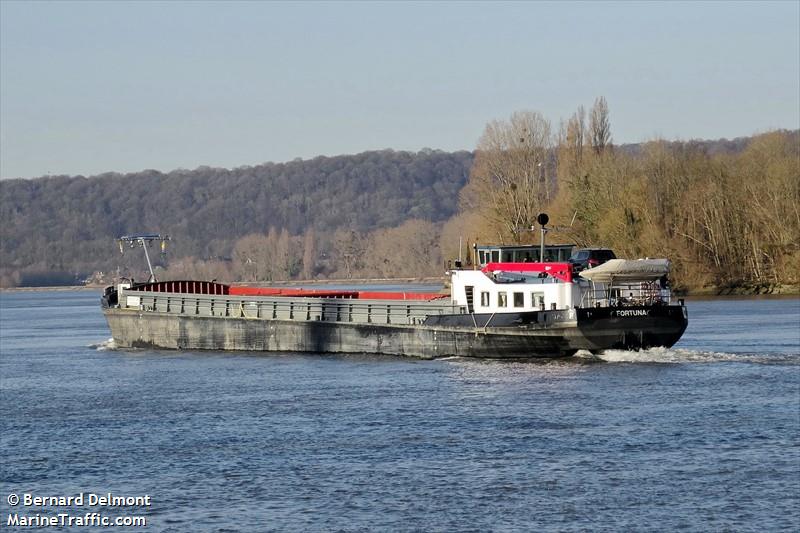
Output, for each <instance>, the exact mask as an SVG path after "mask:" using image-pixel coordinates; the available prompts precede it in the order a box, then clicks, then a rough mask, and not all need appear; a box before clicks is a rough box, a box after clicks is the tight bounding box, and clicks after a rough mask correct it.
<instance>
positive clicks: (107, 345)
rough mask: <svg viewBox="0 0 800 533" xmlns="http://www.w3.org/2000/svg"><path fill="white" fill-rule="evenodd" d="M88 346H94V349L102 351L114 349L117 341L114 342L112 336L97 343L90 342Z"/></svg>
mask: <svg viewBox="0 0 800 533" xmlns="http://www.w3.org/2000/svg"><path fill="white" fill-rule="evenodd" d="M89 348H94V349H95V350H97V351H99V352H102V351H105V350H116V349H117V343H116V342H114V338H113V337H112V338H110V339H108V340H107V341H104V342H101V343H99V344H90V345H89Z"/></svg>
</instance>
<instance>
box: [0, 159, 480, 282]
mask: <svg viewBox="0 0 800 533" xmlns="http://www.w3.org/2000/svg"><path fill="white" fill-rule="evenodd" d="M471 165H472V154H471V153H470V152H466V151H462V152H454V153H446V152H442V151H439V150H430V149H424V150H422V151H419V152H399V151H393V150H382V151H373V152H364V153H361V154H357V155H344V156H337V157H317V158H314V159H310V160H295V161H292V162H288V163H266V164H263V165H258V166H246V167H239V168H235V169H230V170H228V169H220V168H209V167H200V168H198V169H195V170H176V171H173V172H169V173H162V172H159V171H156V170H146V171H142V172H137V173H131V174H118V173H107V174H102V175H99V176H95V177H90V178H87V177H83V176H72V177H70V176H55V177H43V178H39V179H33V180H4V181H2V182H0V220H2V221H3V223H2V225H0V284H2V285H3V286H13V285H20V284H61V283H75V281H76V280H77V279H81V278H84V277H86V276H88V275H90V274H91V273H93V272H96V271H102V272H105V273H106V274H108V273H109V272H116V271H117V269H118V268H119V269H120V271H127V270H130V269H135V268H137V267H138V266H140V265H141V258H140V257H138V256H136V254H128V253H126V254H125V255H124V256H119V254H116V255H115V254H114V250H115V246H116V245H115V243H114V239H115V238H116V237H118V236H120V235H125V234H129V233H140V232H160V233H166V234H169V235H170V236H172V238H173V240H172V242H171V243H170V253H169V255H168V257H169V258H171V260H175V261H178V260H180V261H182V262H183V263H186V262H187V261H194V262H198V263H199V262H208V263H209V264H210V263H211V262H214V261H217V262H221V263H225V262H231V261H233V260H234V247H235V245H237V244H238V240H239V239H242V238H244V237H247V236H252V235H264V236H265V237H266V236H268V234H269V232H270V228H272V227H274V228H276V230H275V231H276V232H277V233H278V235H279V236H280V235H282V234H283V233H284V231H285V233H287V234H288V235H291V236H292V238H294V239H296V238H297V237H298V236H301V237H302V236H303V235H305V233H306V231H307V230H309V229H311V230H313V231H314V232H315V236H316V237H315V240H316V241H318V242H321V243H330V242H331V239H333V237H334V235H335V233H336V231H337V230H339V229H342V230H346V231H348V232H356V233H358V234H367V233H369V232H370V231H373V230H376V229H381V228H393V227H397V226H399V225H401V224H402V223H403V222H405V221H406V220H408V219H411V218H417V219H424V220H428V221H430V222H432V223H438V222H441V221H443V220H446V219H447V218H448V217H450V216H451V215H452V214H453V213H454V212H455V211H456V210H457V208H458V205H457V202H456V201H455V199H456V198H457V197H458V192H459V191H460V190H461V188H462V187H463V186H464V183H466V181H467V179H468V176H469V169H470V167H471ZM290 240H291V239H290ZM250 241H253V238H251V239H250ZM285 241H286V238H284V239H283V240H282V242H285ZM301 241H302V239H301ZM241 246H242V247H243V246H245V245H244V244H243V245H241ZM296 248H297V247H296V246H295V245H293V249H296ZM327 262H330V259H329V257H327V258H323V259H322V260H321V263H322V264H323V266H324V268H323V270H322V271H328V270H331V269H333V270H334V271H335V270H337V268H333V267H328V266H325V265H327ZM165 264H166V263H165ZM274 272H275V275H278V273H279V272H282V271H280V270H277V269H276V270H275V271H274ZM283 272H284V273H283V274H282V275H284V276H286V275H289V273H291V275H295V274H297V273H296V272H295V270H294V269H289V270H286V271H283ZM301 273H302V272H301ZM306 273H308V270H306Z"/></svg>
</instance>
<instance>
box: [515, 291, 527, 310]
mask: <svg viewBox="0 0 800 533" xmlns="http://www.w3.org/2000/svg"><path fill="white" fill-rule="evenodd" d="M514 307H525V293H524V292H515V293H514Z"/></svg>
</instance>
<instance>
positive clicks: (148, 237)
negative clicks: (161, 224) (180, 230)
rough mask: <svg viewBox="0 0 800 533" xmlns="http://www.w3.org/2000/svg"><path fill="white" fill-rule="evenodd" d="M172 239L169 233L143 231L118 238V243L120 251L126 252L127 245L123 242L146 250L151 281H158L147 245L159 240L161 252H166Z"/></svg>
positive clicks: (131, 246)
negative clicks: (168, 242)
mask: <svg viewBox="0 0 800 533" xmlns="http://www.w3.org/2000/svg"><path fill="white" fill-rule="evenodd" d="M169 240H171V239H170V237H169V235H160V234H158V233H141V234H137V235H123V236H122V237H119V238H118V239H117V243H118V244H119V252H120V253H124V251H125V247H124V245H123V243H126V244H128V245H129V247H130V248H135V247H136V246H141V247H142V249H143V250H144V258H145V259H146V260H147V268H148V270H150V279H149V281H151V282H155V281H158V280H157V279H156V274H155V272H153V263H151V262H150V254H149V253H147V247H148V246H151V245H152V244H153V241H159V242H160V243H161V253H162V254H166V251H167V241H169Z"/></svg>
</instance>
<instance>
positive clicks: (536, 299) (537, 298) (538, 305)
mask: <svg viewBox="0 0 800 533" xmlns="http://www.w3.org/2000/svg"><path fill="white" fill-rule="evenodd" d="M531 303H532V304H533V307H534V308H535V309H544V293H543V292H532V293H531Z"/></svg>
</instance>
